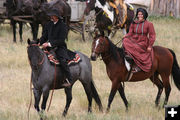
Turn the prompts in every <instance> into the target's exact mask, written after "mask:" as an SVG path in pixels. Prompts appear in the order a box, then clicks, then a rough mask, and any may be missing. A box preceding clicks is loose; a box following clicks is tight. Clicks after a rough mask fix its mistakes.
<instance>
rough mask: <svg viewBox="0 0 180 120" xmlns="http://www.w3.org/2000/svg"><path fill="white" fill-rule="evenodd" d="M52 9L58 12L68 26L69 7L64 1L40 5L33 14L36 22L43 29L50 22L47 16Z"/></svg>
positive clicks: (57, 0) (56, 0)
mask: <svg viewBox="0 0 180 120" xmlns="http://www.w3.org/2000/svg"><path fill="white" fill-rule="evenodd" d="M53 8H56V9H58V10H59V14H60V15H61V16H62V17H63V20H64V22H65V23H66V24H67V25H68V26H69V24H70V18H71V7H70V6H69V4H68V3H67V1H65V0H54V1H50V2H48V3H43V4H41V5H40V7H39V9H38V10H37V11H36V13H35V14H34V17H35V19H36V21H37V22H38V23H39V24H41V25H42V26H43V27H44V25H45V24H46V23H47V22H48V21H49V20H50V19H49V17H48V15H47V14H48V12H49V11H51V9H53Z"/></svg>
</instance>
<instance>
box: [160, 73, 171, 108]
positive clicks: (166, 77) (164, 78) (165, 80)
mask: <svg viewBox="0 0 180 120" xmlns="http://www.w3.org/2000/svg"><path fill="white" fill-rule="evenodd" d="M161 78H162V81H163V85H164V88H165V100H164V104H163V107H164V106H165V105H167V103H168V99H169V95H170V92H171V86H170V83H169V75H165V74H161Z"/></svg>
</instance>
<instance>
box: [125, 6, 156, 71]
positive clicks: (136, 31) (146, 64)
mask: <svg viewBox="0 0 180 120" xmlns="http://www.w3.org/2000/svg"><path fill="white" fill-rule="evenodd" d="M147 17H148V13H147V11H146V10H145V9H143V8H138V9H137V12H136V18H137V20H134V21H133V23H132V24H131V26H130V29H129V33H128V34H126V35H125V37H124V38H123V47H124V49H125V53H126V54H127V55H128V56H130V57H131V58H132V59H133V60H134V62H135V64H136V65H137V66H138V67H139V68H140V69H141V70H143V71H144V72H149V71H150V70H151V66H152V60H153V58H152V56H153V49H152V46H153V44H154V41H155V39H156V33H155V30H154V26H153V24H152V23H151V22H149V21H147V20H146V19H147Z"/></svg>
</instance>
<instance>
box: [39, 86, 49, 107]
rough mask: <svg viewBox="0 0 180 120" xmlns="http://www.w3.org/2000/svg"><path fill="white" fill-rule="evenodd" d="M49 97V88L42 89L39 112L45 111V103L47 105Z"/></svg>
mask: <svg viewBox="0 0 180 120" xmlns="http://www.w3.org/2000/svg"><path fill="white" fill-rule="evenodd" d="M48 97H49V88H44V89H43V101H42V104H41V110H43V111H44V110H45V109H46V103H47V99H48Z"/></svg>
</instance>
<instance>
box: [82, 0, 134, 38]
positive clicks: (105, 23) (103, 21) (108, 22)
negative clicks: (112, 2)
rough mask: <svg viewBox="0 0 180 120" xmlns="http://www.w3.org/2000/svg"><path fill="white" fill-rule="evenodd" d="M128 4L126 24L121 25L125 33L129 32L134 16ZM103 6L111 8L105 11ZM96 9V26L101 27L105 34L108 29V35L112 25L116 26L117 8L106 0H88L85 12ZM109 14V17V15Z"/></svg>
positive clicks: (100, 29)
mask: <svg viewBox="0 0 180 120" xmlns="http://www.w3.org/2000/svg"><path fill="white" fill-rule="evenodd" d="M126 5H127V19H126V21H125V23H124V25H123V26H122V27H121V29H123V33H124V34H126V33H128V32H129V27H130V24H131V23H132V21H133V18H134V11H133V10H131V9H130V6H129V5H128V4H126ZM102 8H104V9H105V8H110V9H106V11H104V10H103V9H102ZM92 10H95V15H96V27H97V28H98V29H99V31H100V33H101V35H103V34H104V31H106V30H107V31H108V36H109V35H110V33H111V27H116V25H117V22H116V21H117V15H116V14H115V10H114V9H113V8H112V7H111V6H109V4H108V2H107V1H106V0H88V1H87V6H86V8H85V10H84V14H85V15H88V14H89V13H90V11H92ZM108 15H109V17H107V16H108Z"/></svg>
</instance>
